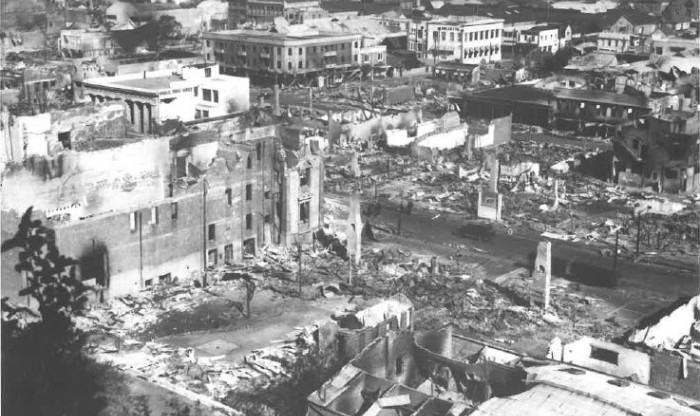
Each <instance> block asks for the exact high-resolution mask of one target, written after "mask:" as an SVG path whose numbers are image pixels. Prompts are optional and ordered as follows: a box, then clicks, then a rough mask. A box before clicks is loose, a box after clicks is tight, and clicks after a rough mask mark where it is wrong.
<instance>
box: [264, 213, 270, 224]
mask: <svg viewBox="0 0 700 416" xmlns="http://www.w3.org/2000/svg"><path fill="white" fill-rule="evenodd" d="M269 223H270V214H267V215H265V224H269Z"/></svg>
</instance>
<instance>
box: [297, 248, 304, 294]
mask: <svg viewBox="0 0 700 416" xmlns="http://www.w3.org/2000/svg"><path fill="white" fill-rule="evenodd" d="M297 255H298V256H299V258H298V259H297V261H298V262H299V273H298V274H297V280H298V281H299V299H301V298H302V292H301V281H302V278H303V273H302V270H301V268H302V262H301V243H297Z"/></svg>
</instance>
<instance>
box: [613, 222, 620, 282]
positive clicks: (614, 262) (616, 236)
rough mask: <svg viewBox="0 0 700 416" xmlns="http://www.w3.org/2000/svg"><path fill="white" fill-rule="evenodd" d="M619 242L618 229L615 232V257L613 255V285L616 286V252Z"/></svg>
mask: <svg viewBox="0 0 700 416" xmlns="http://www.w3.org/2000/svg"><path fill="white" fill-rule="evenodd" d="M619 244H620V230H618V231H616V232H615V257H613V285H614V286H617V252H618V248H619Z"/></svg>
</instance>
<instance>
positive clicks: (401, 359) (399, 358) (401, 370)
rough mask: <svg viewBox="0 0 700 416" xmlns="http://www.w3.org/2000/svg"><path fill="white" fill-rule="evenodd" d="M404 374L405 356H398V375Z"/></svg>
mask: <svg viewBox="0 0 700 416" xmlns="http://www.w3.org/2000/svg"><path fill="white" fill-rule="evenodd" d="M401 374H403V357H398V358H397V359H396V375H397V376H398V375H401Z"/></svg>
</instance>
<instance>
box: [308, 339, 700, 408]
mask: <svg viewBox="0 0 700 416" xmlns="http://www.w3.org/2000/svg"><path fill="white" fill-rule="evenodd" d="M573 345H574V344H573V343H572V344H570V345H567V346H565V347H564V349H563V351H564V353H565V356H566V358H565V359H564V363H562V362H557V361H550V360H541V359H533V358H530V357H527V356H524V355H522V354H519V353H516V352H514V351H509V350H507V349H504V348H501V347H495V346H493V345H490V344H488V343H486V342H483V341H480V340H476V339H472V338H467V337H464V336H461V335H458V334H456V333H454V331H453V329H452V328H451V327H448V328H444V329H441V330H434V331H425V332H416V333H414V332H411V331H389V332H387V333H386V334H385V335H383V336H380V337H379V338H377V339H376V340H375V341H374V342H372V343H371V344H369V345H368V346H367V347H366V348H365V349H364V350H362V351H361V352H360V353H359V354H358V355H357V356H356V357H355V358H354V359H353V360H352V361H351V362H350V363H349V364H348V365H346V366H345V367H343V369H342V370H341V371H340V372H339V373H337V374H336V375H335V376H334V377H332V378H331V379H330V380H328V381H327V382H326V383H324V384H323V386H321V388H320V389H318V390H317V391H316V392H314V393H312V394H311V395H310V396H309V397H308V403H309V408H308V412H307V415H308V416H317V415H384V414H386V415H391V414H396V413H397V412H398V413H399V414H410V415H451V416H456V415H467V414H471V415H479V416H486V415H504V416H505V415H512V414H526V415H530V414H532V415H535V414H537V415H541V414H545V415H561V414H578V413H581V412H583V413H585V414H602V412H605V414H616V415H617V414H619V415H692V414H695V412H696V409H698V408H699V404H698V403H695V402H693V400H692V399H689V398H688V396H687V395H683V394H681V395H678V394H673V395H671V394H669V393H667V392H664V391H658V390H655V389H654V388H650V387H649V386H645V385H644V384H643V383H641V382H638V381H637V380H636V379H635V380H634V381H631V380H629V379H628V378H626V376H628V375H629V374H632V373H634V371H635V369H634V368H633V367H634V363H635V361H634V357H637V356H633V359H632V360H628V362H627V363H626V364H625V365H626V366H627V368H628V369H629V370H630V371H631V372H632V373H630V372H624V371H615V369H614V368H607V367H605V366H602V365H597V366H596V363H595V361H599V362H603V361H602V360H604V359H606V358H607V356H605V353H604V352H601V351H602V350H598V349H596V348H597V347H594V348H593V352H591V357H593V358H592V359H589V360H588V362H581V363H574V362H572V361H576V360H571V359H569V356H571V355H572V353H571V352H568V353H567V352H566V351H571V350H573V349H574V348H573ZM560 347H561V346H560ZM578 350H579V351H578V352H579V353H580V352H581V351H582V349H581V348H579V349H578ZM587 351H591V348H590V347H589V349H588V350H587ZM632 353H634V352H633V351H632ZM637 354H638V355H640V356H643V355H644V354H643V353H637ZM613 355H614V353H613ZM604 364H605V363H604ZM637 371H639V370H637ZM660 388H661V389H663V386H662V387H660ZM622 392H624V394H622Z"/></svg>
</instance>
